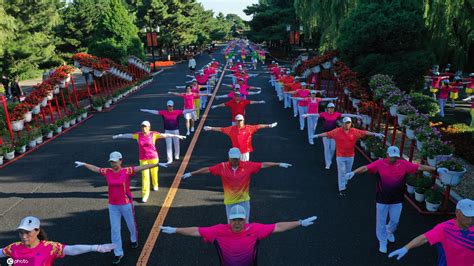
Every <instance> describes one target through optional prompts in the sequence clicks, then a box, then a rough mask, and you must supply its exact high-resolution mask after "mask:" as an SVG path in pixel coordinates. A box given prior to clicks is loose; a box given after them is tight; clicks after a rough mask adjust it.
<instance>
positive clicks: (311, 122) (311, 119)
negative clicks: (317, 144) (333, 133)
mask: <svg viewBox="0 0 474 266" xmlns="http://www.w3.org/2000/svg"><path fill="white" fill-rule="evenodd" d="M306 119H307V120H308V121H307V122H308V142H309V144H311V145H313V144H314V141H313V138H312V136H313V135H314V131H315V130H316V126H317V125H318V117H315V116H308V117H306Z"/></svg>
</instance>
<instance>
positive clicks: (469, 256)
mask: <svg viewBox="0 0 474 266" xmlns="http://www.w3.org/2000/svg"><path fill="white" fill-rule="evenodd" d="M425 237H426V239H428V242H429V243H430V245H435V244H436V245H437V246H438V252H439V253H440V254H439V256H438V265H448V266H451V265H454V266H472V265H474V226H471V227H469V229H467V230H461V228H459V226H458V224H457V222H456V220H455V219H451V220H448V221H446V222H443V223H440V224H438V225H436V226H435V227H434V228H433V229H431V230H430V231H428V232H426V233H425Z"/></svg>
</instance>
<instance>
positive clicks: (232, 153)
mask: <svg viewBox="0 0 474 266" xmlns="http://www.w3.org/2000/svg"><path fill="white" fill-rule="evenodd" d="M241 155H242V154H241V153H240V150H239V148H231V149H230V150H229V159H240V156H241Z"/></svg>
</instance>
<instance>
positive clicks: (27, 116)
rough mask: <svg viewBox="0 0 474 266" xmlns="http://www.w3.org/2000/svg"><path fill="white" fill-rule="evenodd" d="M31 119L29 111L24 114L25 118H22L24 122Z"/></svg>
mask: <svg viewBox="0 0 474 266" xmlns="http://www.w3.org/2000/svg"><path fill="white" fill-rule="evenodd" d="M32 118H33V116H32V113H31V111H28V112H26V113H25V116H24V119H25V122H30V121H31V119H32Z"/></svg>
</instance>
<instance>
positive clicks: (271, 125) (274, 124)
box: [268, 122, 278, 128]
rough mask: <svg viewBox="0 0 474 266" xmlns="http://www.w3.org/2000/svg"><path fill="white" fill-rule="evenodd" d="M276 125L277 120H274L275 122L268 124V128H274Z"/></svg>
mask: <svg viewBox="0 0 474 266" xmlns="http://www.w3.org/2000/svg"><path fill="white" fill-rule="evenodd" d="M277 125H278V122H275V123H271V124H270V125H268V127H269V128H274V127H276V126H277Z"/></svg>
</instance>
